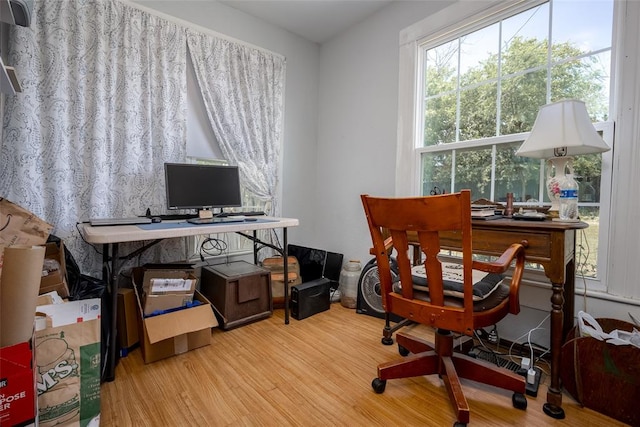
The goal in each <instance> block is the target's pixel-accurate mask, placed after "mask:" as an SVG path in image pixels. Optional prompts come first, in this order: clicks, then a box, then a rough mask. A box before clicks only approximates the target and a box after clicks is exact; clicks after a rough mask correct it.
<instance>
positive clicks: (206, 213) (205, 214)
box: [198, 209, 213, 219]
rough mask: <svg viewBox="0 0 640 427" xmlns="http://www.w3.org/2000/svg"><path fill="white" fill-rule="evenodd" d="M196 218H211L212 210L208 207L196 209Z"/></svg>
mask: <svg viewBox="0 0 640 427" xmlns="http://www.w3.org/2000/svg"><path fill="white" fill-rule="evenodd" d="M198 218H200V219H211V218H213V211H211V210H210V209H200V210H199V211H198Z"/></svg>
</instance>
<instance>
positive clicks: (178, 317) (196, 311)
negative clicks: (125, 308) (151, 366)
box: [133, 268, 218, 363]
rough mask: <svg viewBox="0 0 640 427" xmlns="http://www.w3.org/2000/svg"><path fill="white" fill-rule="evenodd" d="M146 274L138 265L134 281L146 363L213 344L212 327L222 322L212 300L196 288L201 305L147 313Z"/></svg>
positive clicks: (195, 294)
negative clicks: (143, 289)
mask: <svg viewBox="0 0 640 427" xmlns="http://www.w3.org/2000/svg"><path fill="white" fill-rule="evenodd" d="M143 277H144V270H143V269H141V268H140V269H134V271H133V283H134V290H135V293H136V298H137V301H138V310H139V316H138V319H139V322H140V323H139V325H140V333H141V338H140V347H141V349H142V358H143V359H144V361H145V363H151V362H155V361H157V360H160V359H165V358H167V357H171V356H174V355H176V354H181V353H186V352H187V351H190V350H193V349H195V348H198V347H203V346H206V345H209V344H211V328H214V327H216V326H218V321H217V319H216V317H215V316H214V314H213V310H212V308H211V303H210V302H209V300H207V299H206V298H205V297H204V296H203V295H202V294H200V293H199V292H198V291H195V293H194V300H197V301H200V302H201V303H202V304H201V305H198V306H195V307H190V308H184V309H180V310H177V311H172V312H169V313H165V314H160V315H157V316H151V317H144V315H143V314H142V313H144V310H143V305H142V298H141V295H140V294H141V289H140V287H141V284H142V280H143Z"/></svg>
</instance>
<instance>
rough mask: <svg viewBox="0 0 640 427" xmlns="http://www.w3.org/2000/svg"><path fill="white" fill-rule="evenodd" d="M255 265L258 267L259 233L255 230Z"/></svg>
mask: <svg viewBox="0 0 640 427" xmlns="http://www.w3.org/2000/svg"><path fill="white" fill-rule="evenodd" d="M252 241H253V263H254V264H255V265H258V231H257V230H253V240H252Z"/></svg>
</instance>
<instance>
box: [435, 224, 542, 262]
mask: <svg viewBox="0 0 640 427" xmlns="http://www.w3.org/2000/svg"><path fill="white" fill-rule="evenodd" d="M472 233H473V252H474V253H482V254H486V255H501V254H502V253H503V252H504V251H505V250H506V249H507V248H508V247H509V246H511V244H513V243H522V242H523V240H526V241H527V243H528V244H527V246H526V249H525V253H526V257H527V261H529V262H535V261H539V260H540V261H544V260H547V261H548V260H549V259H550V258H551V235H550V234H549V233H531V232H528V233H526V234H525V233H518V232H517V231H501V230H482V229H474V230H473V232H472ZM460 240H461V239H460V234H459V233H450V232H449V233H441V234H440V243H441V245H442V246H443V247H445V248H447V249H452V250H459V249H460Z"/></svg>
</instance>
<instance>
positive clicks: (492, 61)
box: [460, 24, 500, 87]
mask: <svg viewBox="0 0 640 427" xmlns="http://www.w3.org/2000/svg"><path fill="white" fill-rule="evenodd" d="M499 37H500V26H499V24H494V25H490V26H488V27H485V28H483V29H481V30H478V31H475V32H473V33H471V34H468V35H466V36H464V37H461V38H460V78H461V86H462V87H466V86H469V85H473V84H476V83H482V82H484V81H486V80H489V79H495V78H496V77H498V47H499V44H500V42H499Z"/></svg>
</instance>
